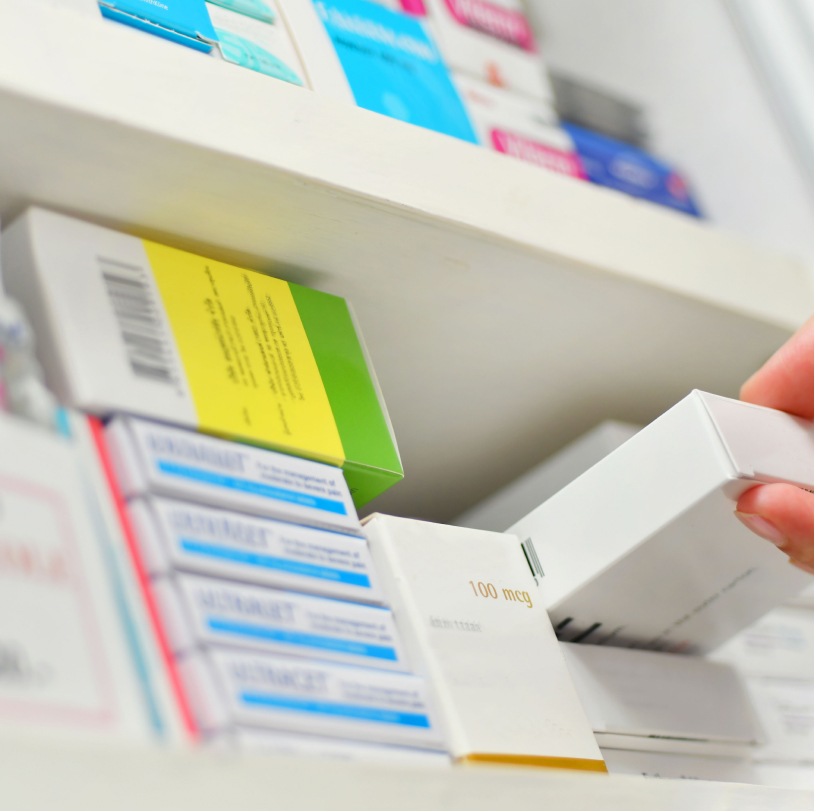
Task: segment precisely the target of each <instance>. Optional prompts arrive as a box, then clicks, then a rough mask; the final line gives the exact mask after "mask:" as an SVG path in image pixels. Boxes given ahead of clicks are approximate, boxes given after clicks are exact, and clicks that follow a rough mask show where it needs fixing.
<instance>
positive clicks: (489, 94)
mask: <svg viewBox="0 0 814 811" xmlns="http://www.w3.org/2000/svg"><path fill="white" fill-rule="evenodd" d="M453 79H454V82H455V86H456V87H457V89H458V93H459V95H460V97H461V99H462V100H463V102H464V107H466V111H467V113H468V114H469V120H470V121H471V122H472V126H473V127H474V128H475V133H476V134H477V136H478V140H479V142H480V143H481V145H482V146H485V147H486V148H487V149H492V150H494V151H496V152H501V153H502V154H504V155H510V156H511V157H513V158H519V159H520V160H523V161H526V162H527V163H533V164H535V165H536V166H540V167H542V168H543V169H548V170H550V171H552V172H557V173H558V174H563V175H568V176H570V177H578V178H582V177H584V173H583V171H582V166H581V164H580V162H579V157H578V155H577V153H576V150H575V149H574V144H573V142H572V141H571V138H570V136H569V135H568V134H567V133H566V132H565V131H564V130H562V129H561V128H560V127H559V123H558V121H557V115H556V113H555V112H554V110H553V108H552V107H551V106H550V105H548V104H546V103H545V102H542V101H539V100H537V99H530V98H528V97H525V96H521V95H519V94H517V93H512V92H510V91H508V90H504V89H503V88H500V87H494V86H493V85H489V84H486V83H485V82H483V81H480V80H478V79H473V78H472V77H470V76H467V75H465V74H463V73H458V74H457V75H455V76H454V77H453Z"/></svg>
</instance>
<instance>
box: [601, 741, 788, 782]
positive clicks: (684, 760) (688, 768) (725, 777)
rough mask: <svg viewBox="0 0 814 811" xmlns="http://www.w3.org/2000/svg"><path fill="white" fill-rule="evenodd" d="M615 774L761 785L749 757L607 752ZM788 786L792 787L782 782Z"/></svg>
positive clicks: (607, 757) (611, 771) (604, 750)
mask: <svg viewBox="0 0 814 811" xmlns="http://www.w3.org/2000/svg"><path fill="white" fill-rule="evenodd" d="M602 756H603V757H604V758H605V763H606V764H607V766H608V771H609V772H610V773H611V774H630V775H637V776H640V777H651V778H662V779H665V780H714V781H716V782H719V783H760V782H761V781H760V779H759V775H758V769H757V766H756V764H755V763H753V762H752V761H751V760H750V759H749V758H725V757H705V756H703V755H673V754H670V753H669V752H636V751H633V750H630V749H603V750H602ZM776 785H778V786H785V787H788V784H784V783H778V784H776Z"/></svg>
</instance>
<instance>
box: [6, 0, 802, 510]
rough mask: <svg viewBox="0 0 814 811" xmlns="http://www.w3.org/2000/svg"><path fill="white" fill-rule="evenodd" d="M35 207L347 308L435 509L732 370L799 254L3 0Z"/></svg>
mask: <svg viewBox="0 0 814 811" xmlns="http://www.w3.org/2000/svg"><path fill="white" fill-rule="evenodd" d="M29 203H39V204H44V205H47V206H50V207H52V208H55V209H58V210H62V211H65V212H67V213H72V214H75V215H77V216H81V217H84V218H87V219H91V220H94V221H97V222H100V223H103V224H109V225H112V226H114V227H117V228H121V229H124V230H127V231H130V232H132V233H136V234H139V235H142V236H149V237H151V238H154V239H157V240H161V241H165V242H167V243H170V244H172V245H176V246H178V247H183V248H188V249H192V250H195V251H198V252H201V253H205V254H208V255H211V256H213V257H215V258H219V259H223V260H226V261H233V262H236V263H239V264H243V265H245V266H247V267H251V268H255V269H259V270H263V271H267V272H270V273H273V274H276V275H280V276H282V277H284V278H288V279H290V280H292V281H298V282H302V283H305V284H310V285H312V286H316V287H319V288H321V289H324V290H328V291H330V292H335V293H338V294H340V295H343V296H345V297H346V298H348V299H349V300H350V301H351V303H352V304H353V306H354V308H355V310H356V312H357V315H358V317H359V320H360V322H361V325H362V329H363V332H364V334H365V337H366V340H367V342H368V344H369V347H370V351H371V354H372V356H373V359H374V363H375V365H376V369H377V372H378V375H379V378H380V381H381V384H382V388H383V390H384V393H385V396H386V399H387V402H388V405H389V408H390V412H391V416H392V419H393V423H394V426H395V429H396V433H397V436H398V439H399V443H400V446H401V450H402V454H403V457H404V464H405V468H406V474H407V478H406V480H405V481H404V482H403V483H402V484H400V485H399V486H398V487H396V488H394V489H393V490H392V491H391V492H390V493H388V494H386V495H385V496H383V497H382V498H381V499H380V500H379V502H378V504H377V505H376V506H378V507H379V508H380V509H383V510H387V511H393V512H400V513H403V514H409V515H415V516H420V517H425V518H429V519H434V520H447V519H450V518H452V517H454V516H455V515H456V514H458V513H460V512H461V511H462V510H463V509H464V508H466V507H468V506H469V505H470V504H471V503H473V502H475V501H476V500H478V499H479V498H480V497H482V496H484V495H486V494H487V493H490V492H492V491H493V490H495V489H496V488H497V487H498V486H500V485H502V484H504V483H505V482H507V481H508V480H510V479H511V478H512V477H513V476H515V475H517V474H519V473H521V472H522V471H524V470H525V469H527V468H528V467H530V466H531V465H533V464H534V463H535V462H537V461H539V460H540V459H542V458H543V457H544V456H546V455H547V454H548V453H550V452H552V451H554V450H556V449H557V448H559V447H560V446H562V445H563V444H564V443H565V442H567V441H569V440H570V439H572V438H573V437H574V436H576V435H577V434H579V433H581V432H582V431H584V430H587V429H588V428H590V427H591V426H592V425H593V424H595V423H596V422H598V421H599V420H601V419H604V418H606V417H615V418H619V419H626V420H631V421H635V422H644V421H648V420H650V419H652V418H653V417H655V416H657V415H658V414H659V413H660V412H661V411H663V410H664V409H665V408H667V407H668V406H669V405H671V404H672V403H673V402H675V401H676V400H678V399H680V398H681V397H682V396H684V395H685V394H686V393H687V391H688V390H690V389H691V388H693V387H699V388H704V389H707V390H710V391H714V392H718V393H721V394H730V395H731V394H735V393H736V392H737V388H738V386H739V384H740V383H741V382H742V381H743V380H744V379H745V378H746V377H747V376H748V375H749V374H750V373H751V372H752V371H754V369H756V368H757V367H758V365H759V364H760V363H762V362H763V361H764V360H765V359H766V357H768V355H769V354H770V353H771V352H772V351H774V349H776V348H777V347H778V346H779V345H780V344H781V343H782V341H783V340H785V338H786V337H787V336H788V335H789V333H790V332H791V331H792V330H793V329H795V328H796V327H798V326H799V325H800V324H801V323H802V322H803V320H804V319H805V318H806V317H807V316H808V315H809V314H810V313H811V312H812V310H813V309H814V295H812V290H811V288H810V286H809V277H808V273H807V269H806V268H805V267H803V266H802V265H801V264H799V263H797V262H795V261H793V260H790V259H786V258H783V257H780V256H776V255H773V254H770V253H767V252H764V251H761V250H759V249H757V248H754V247H752V246H750V245H749V244H746V243H745V242H743V241H740V240H738V239H736V238H733V237H731V236H728V235H726V234H723V233H720V232H718V231H716V230H715V229H714V228H711V227H709V226H706V225H704V224H698V223H695V222H693V221H692V220H690V219H689V218H686V217H684V216H682V215H678V214H674V213H672V212H669V211H665V210H660V209H657V208H655V207H652V206H650V205H648V204H644V203H640V202H636V201H633V200H630V199H628V198H625V197H623V196H621V195H618V194H616V193H614V192H610V191H606V190H602V189H598V188H596V187H592V186H589V185H588V184H585V183H580V182H577V181H573V180H571V179H568V178H564V177H560V176H557V175H554V174H550V173H547V172H545V171H544V170H539V169H536V168H535V167H531V166H529V165H527V164H523V163H521V162H519V161H514V160H512V159H509V158H505V157H504V156H501V155H497V154H494V153H491V152H488V151H486V150H483V149H478V148H477V147H474V146H471V145H467V144H464V143H461V142H458V141H455V140H453V139H451V138H447V137H444V136H440V135H437V134H435V133H431V132H425V131H422V130H419V129H417V128H415V127H411V126H409V125H405V124H403V123H401V122H398V121H392V120H389V119H387V118H384V117H381V116H377V115H374V114H372V113H368V112H366V111H363V110H357V109H354V108H352V107H347V106H343V105H341V104H339V103H337V102H333V101H331V100H329V99H325V98H321V97H318V96H316V95H315V94H313V93H311V92H308V91H304V90H302V89H300V88H296V87H292V86H289V85H286V84H284V83H282V82H277V81H275V80H272V79H270V78H268V77H265V76H261V75H259V74H254V73H251V72H250V71H246V70H242V69H240V68H236V67H234V66H232V65H228V64H226V63H223V62H218V61H216V60H214V59H210V58H208V57H205V56H202V55H200V54H198V53H195V52H193V51H188V50H187V49H184V48H182V47H179V46H174V45H172V44H170V43H167V42H164V41H162V40H158V39H155V38H152V37H150V36H148V35H144V34H140V33H138V32H135V31H133V30H130V29H127V28H124V27H121V26H117V25H115V24H112V23H106V22H104V21H102V20H99V21H96V20H93V19H88V18H84V17H81V16H79V15H77V14H75V13H74V12H70V11H66V10H61V9H58V8H54V7H51V6H50V5H49V4H47V3H43V2H34V0H0V215H2V216H3V217H4V218H9V217H12V216H14V215H16V214H17V213H19V212H20V211H21V210H22V209H23V208H24V207H25V206H26V205H27V204H29Z"/></svg>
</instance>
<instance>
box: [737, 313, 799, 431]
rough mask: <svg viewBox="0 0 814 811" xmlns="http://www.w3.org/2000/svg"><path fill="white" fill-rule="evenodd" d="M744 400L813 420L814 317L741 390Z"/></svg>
mask: <svg viewBox="0 0 814 811" xmlns="http://www.w3.org/2000/svg"><path fill="white" fill-rule="evenodd" d="M740 396H741V400H743V401H745V402H747V403H754V404H755V405H761V406H767V407H768V408H777V409H779V410H780V411H787V412H788V413H789V414H794V415H796V416H798V417H805V418H806V419H809V420H810V419H814V317H812V318H809V319H808V321H806V323H805V324H804V325H803V326H802V327H800V329H799V330H798V331H797V332H795V333H794V335H792V337H791V338H789V340H788V341H787V342H786V343H785V344H783V346H781V347H780V349H778V350H777V352H775V353H774V355H772V357H771V358H769V360H768V361H766V363H765V364H764V365H763V367H762V368H761V369H759V370H758V371H757V372H755V374H753V375H752V377H750V378H749V380H747V381H746V383H744V384H743V387H742V388H741V395H740Z"/></svg>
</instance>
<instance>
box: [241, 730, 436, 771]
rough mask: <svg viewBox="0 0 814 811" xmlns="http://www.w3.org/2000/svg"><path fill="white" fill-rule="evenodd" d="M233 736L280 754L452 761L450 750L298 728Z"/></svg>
mask: <svg viewBox="0 0 814 811" xmlns="http://www.w3.org/2000/svg"><path fill="white" fill-rule="evenodd" d="M232 740H233V741H234V743H235V745H236V746H237V748H238V749H240V750H242V751H245V752H256V753H261V754H273V755H277V756H281V755H282V756H286V755H288V756H293V757H316V758H322V759H328V760H345V761H355V762H360V763H389V764H394V763H397V764H399V765H403V766H418V767H421V768H434V769H448V768H449V767H450V766H451V765H452V762H451V760H450V757H449V755H448V754H446V753H445V752H438V751H435V750H432V749H416V748H413V747H408V746H391V745H388V744H381V743H379V744H372V743H360V742H359V741H342V740H338V739H336V738H326V737H323V736H318V735H300V734H298V733H296V732H276V731H274V730H268V729H255V728H251V727H239V728H237V729H236V730H235V732H234V735H233V736H232Z"/></svg>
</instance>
